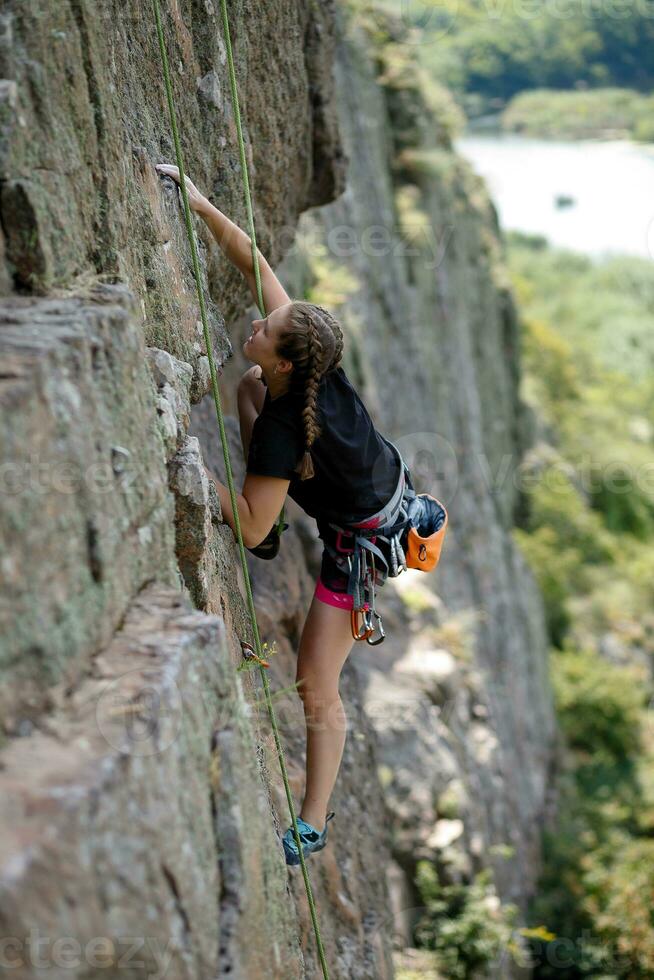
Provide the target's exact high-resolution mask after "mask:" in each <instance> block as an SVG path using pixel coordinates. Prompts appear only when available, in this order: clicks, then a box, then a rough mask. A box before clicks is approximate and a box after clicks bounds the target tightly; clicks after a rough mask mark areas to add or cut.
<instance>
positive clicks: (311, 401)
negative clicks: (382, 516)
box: [277, 300, 343, 480]
mask: <svg viewBox="0 0 654 980" xmlns="http://www.w3.org/2000/svg"><path fill="white" fill-rule="evenodd" d="M277 354H278V355H279V357H284V358H287V359H288V360H290V361H291V362H292V364H293V371H292V377H291V381H290V384H291V387H292V388H293V389H294V390H295V391H298V392H302V393H303V394H304V398H305V402H304V408H303V410H302V421H303V425H304V437H305V450H304V454H303V456H302V459H301V461H300V462H299V463H298V465H297V467H296V472H298V473H299V474H300V479H301V480H307V479H310V478H311V477H313V476H314V475H315V471H314V467H313V460H312V458H311V447H312V446H313V444H314V442H315V441H316V439H317V438H318V436H319V435H320V433H321V429H320V426H319V424H318V419H317V415H318V391H319V387H320V381H321V379H322V377H323V376H324V375H325V374H327V373H329V372H330V371H333V370H335V369H336V368H337V367H338V366H339V364H340V362H341V357H342V355H343V331H342V330H341V327H340V324H339V323H338V320H336V318H335V317H334V316H333V315H332V314H331V313H330V312H329V310H326V309H325V307H324V306H317V305H316V304H315V303H306V302H304V301H300V300H299V301H296V302H293V303H292V304H291V311H290V314H289V323H288V327H287V328H286V329H285V330H284V331H283V332H282V333H281V335H280V338H279V340H278V342H277Z"/></svg>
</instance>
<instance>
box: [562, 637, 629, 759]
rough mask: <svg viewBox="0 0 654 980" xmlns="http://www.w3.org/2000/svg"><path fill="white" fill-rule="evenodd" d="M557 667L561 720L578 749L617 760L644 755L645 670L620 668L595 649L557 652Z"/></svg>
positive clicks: (567, 734) (565, 730) (573, 746)
mask: <svg viewBox="0 0 654 980" xmlns="http://www.w3.org/2000/svg"><path fill="white" fill-rule="evenodd" d="M551 668H552V681H553V686H554V693H555V697H556V705H557V713H558V717H559V722H560V723H561V726H562V729H563V732H564V733H565V735H566V738H567V741H568V744H569V745H570V746H571V747H572V748H574V749H578V750H582V751H584V752H588V753H600V754H604V755H605V756H607V757H609V758H610V759H612V760H614V761H616V762H618V761H622V760H625V759H628V758H629V757H630V756H632V755H633V754H634V753H636V752H637V751H638V748H639V745H640V725H641V715H642V711H643V708H644V707H645V703H644V690H643V686H642V681H643V676H642V671H641V670H638V669H636V668H635V667H629V666H621V667H616V666H614V665H613V664H610V663H607V662H606V660H605V659H604V658H602V657H600V656H598V654H597V653H595V652H594V651H590V650H583V651H581V650H580V651H575V650H565V651H558V652H554V653H553V654H552V657H551ZM645 691H646V688H645Z"/></svg>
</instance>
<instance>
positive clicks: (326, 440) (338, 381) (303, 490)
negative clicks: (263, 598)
mask: <svg viewBox="0 0 654 980" xmlns="http://www.w3.org/2000/svg"><path fill="white" fill-rule="evenodd" d="M303 408H304V396H303V395H302V394H297V393H295V392H286V393H285V394H283V395H279V396H277V397H276V398H274V399H271V397H270V391H266V397H265V399H264V403H263V407H262V409H261V413H260V415H259V416H258V417H257V419H256V420H255V422H254V427H253V430H252V438H251V441H250V448H249V452H248V461H247V472H248V473H252V474H257V475H261V476H277V477H282V478H283V479H286V480H290V481H291V483H290V486H289V488H288V493H289V496H291V497H292V498H293V500H295V501H296V502H297V503H298V504H299V505H300V507H302V509H303V510H304V511H306V513H307V514H309V515H310V516H311V517H316V518H318V519H320V517H322V516H323V515H324V513H325V510H329V511H331V512H337V513H338V514H340V515H341V516H342V518H343V519H345V517H348V518H349V519H350V520H354V521H356V520H363V519H364V518H365V517H368V516H370V515H372V514H374V513H376V511H378V510H381V508H382V507H384V506H385V504H387V503H388V501H389V500H390V498H391V497H392V495H393V492H394V490H395V488H396V486H397V483H398V480H399V478H400V466H401V463H400V460H399V458H398V456H397V453H396V452H395V450H394V449H393V448H392V446H391V444H390V443H389V442H388V440H386V439H385V438H384V436H382V435H380V433H379V432H377V430H376V429H375V427H374V425H373V423H372V419H371V418H370V416H369V414H368V411H367V409H366V407H365V405H364V404H363V402H362V401H361V399H360V398H359V395H358V394H357V392H356V391H355V389H354V387H353V385H352V384H351V382H350V380H349V378H348V377H347V375H346V374H345V371H344V370H343V368H342V367H338V368H336V369H335V370H332V371H329V372H328V373H327V374H326V375H323V377H322V378H321V380H320V385H319V387H318V399H317V409H318V410H317V412H316V418H317V421H318V424H319V425H320V427H321V429H322V431H321V434H320V435H319V436H318V438H317V439H316V440H315V442H314V444H313V446H312V447H311V457H312V460H313V466H314V470H315V474H314V476H313V477H311V478H310V479H308V480H301V479H300V475H299V473H297V472H296V467H297V465H298V463H299V462H300V461H301V459H302V455H303V453H304V450H305V443H304V427H303V422H302V409H303Z"/></svg>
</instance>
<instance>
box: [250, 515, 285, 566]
mask: <svg viewBox="0 0 654 980" xmlns="http://www.w3.org/2000/svg"><path fill="white" fill-rule="evenodd" d="M287 527H288V524H286V523H285V522H284V508H283V507H282V509H281V512H280V515H279V519H278V521H277V523H276V524H275V525H274V526H273V527H272V528H271V530H270V532H269V533H268V534H267V535H266V537H265V538H264V539H263V541H262V542H261V543H260V544H258V545H257V546H256V547H255V548H248V551H251V552H252V554H253V555H256V557H257V558H263V559H264V560H266V561H267V560H269V559H270V558H275V557H276V556H277V552H278V551H279V542H280V540H281V537H282V534H283V533H284V531H285V530H286V528H287Z"/></svg>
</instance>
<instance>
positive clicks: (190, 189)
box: [155, 163, 208, 212]
mask: <svg viewBox="0 0 654 980" xmlns="http://www.w3.org/2000/svg"><path fill="white" fill-rule="evenodd" d="M155 169H156V170H157V171H158V172H159V173H160V174H163V175H164V176H165V177H172V179H173V180H174V181H175V183H176V184H178V185H181V180H180V179H179V167H176V166H175V165H174V164H172V163H157V164H156V167H155ZM184 177H185V178H186V193H187V194H188V203H189V207H190V208H191V211H196V212H198V211H201V210H202V208H203V207H206V205H207V203H208V201H207V199H206V197H204V195H203V194H201V193H200V191H199V190H198V189H197V187H196V186H195V184H194V183H193V181H192V180H191V179H190V177H189V176H188V174H184Z"/></svg>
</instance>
